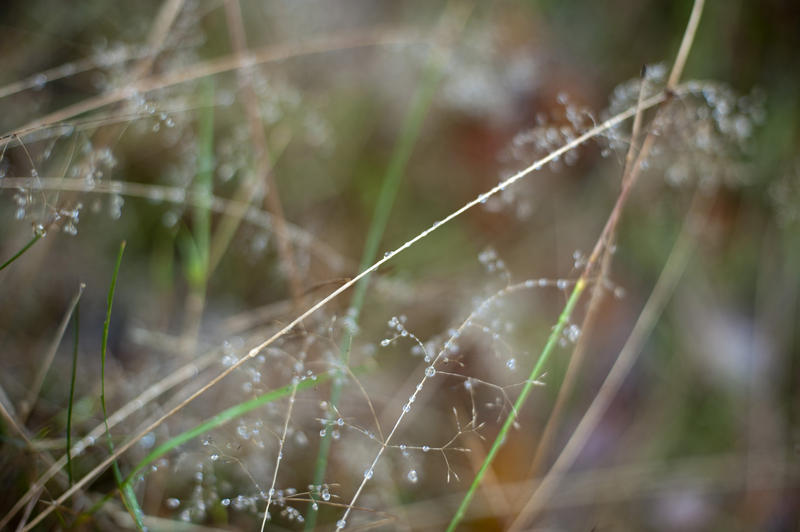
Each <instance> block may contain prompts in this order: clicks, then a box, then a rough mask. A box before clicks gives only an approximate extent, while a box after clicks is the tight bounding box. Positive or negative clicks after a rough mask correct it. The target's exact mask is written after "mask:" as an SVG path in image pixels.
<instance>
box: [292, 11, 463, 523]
mask: <svg viewBox="0 0 800 532" xmlns="http://www.w3.org/2000/svg"><path fill="white" fill-rule="evenodd" d="M449 11H450V9H446V10H445V14H444V15H443V16H442V24H444V23H445V22H448V21H449V19H450V17H451V16H452V15H451V14H450V13H449ZM466 18H467V17H466V16H462V17H461V20H460V21H458V22H459V26H458V31H461V29H463V26H464V24H465V23H466ZM437 52H438V53H437ZM447 56H448V54H447V53H446V51H444V50H442V51H440V50H436V49H434V51H433V54H432V56H431V57H430V59H429V60H428V64H427V65H426V68H425V70H424V72H423V77H422V80H421V81H420V83H419V85H418V86H417V88H416V91H415V93H414V95H413V97H412V100H411V106H410V108H409V110H408V112H407V113H406V115H405V117H404V120H403V125H402V126H401V128H400V136H399V138H398V140H397V142H396V144H395V146H394V150H393V151H392V156H391V159H390V161H389V166H388V167H387V169H386V173H385V175H384V177H383V181H382V185H381V189H380V192H379V194H378V200H377V202H376V203H375V210H374V212H373V215H372V222H371V223H370V226H369V229H368V231H367V238H366V241H365V243H364V250H363V252H362V255H361V262H360V263H359V266H358V270H359V271H362V270H366V269H367V268H368V267H369V265H370V264H372V262H373V261H374V260H375V257H376V256H377V255H378V247H379V245H380V242H381V238H382V237H383V234H384V232H385V231H386V226H387V224H388V223H389V214H390V213H391V211H392V206H393V205H394V201H395V198H396V197H397V191H398V190H399V188H400V183H401V182H402V180H403V176H404V175H405V171H406V167H407V166H408V161H409V160H410V159H411V154H412V152H413V150H414V146H415V145H416V143H417V139H418V138H419V135H420V132H421V131H422V125H423V123H424V121H425V117H426V116H427V114H428V110H429V109H430V106H431V102H432V101H433V96H434V95H435V94H436V89H437V87H438V86H439V83H440V82H441V80H442V76H443V67H444V63H445V61H446V60H447ZM368 287H369V276H365V277H364V278H363V279H361V280H360V281H359V282H358V283H357V284H356V286H355V288H354V290H353V297H352V298H351V300H350V306H349V307H348V308H349V310H348V318H350V319H352V324H353V327H354V328H356V327H358V323H359V318H360V315H361V309H362V307H363V305H364V299H365V297H366V293H367V288H368ZM353 335H354V332H352V331H351V329H350V328H345V331H344V335H343V338H342V341H341V344H340V347H339V358H340V363H341V364H342V366H343V367H347V366H348V365H349V363H350V350H351V347H352V343H353ZM343 386H344V379H343V378H339V379H334V381H333V384H332V385H331V395H330V399H329V401H328V402H329V404H330V405H332V407H333V408H334V409H335V408H336V407H337V406H338V405H339V400H340V398H341V394H342V387H343ZM331 442H332V436H331V434H330V433H329V432H326V433H325V436H324V437H323V438H322V440H321V441H320V446H319V451H318V452H317V459H316V464H315V467H314V477H313V481H312V482H313V484H315V485H319V484H322V482H323V481H324V479H325V472H326V471H327V468H328V455H329V454H330V447H331ZM316 522H317V510H316V509H315V506H314V503H311V504H309V507H308V511H307V516H306V523H305V530H307V531H309V530H313V529H314V527H315V526H316Z"/></svg>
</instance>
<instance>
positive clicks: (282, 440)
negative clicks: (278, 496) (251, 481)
mask: <svg viewBox="0 0 800 532" xmlns="http://www.w3.org/2000/svg"><path fill="white" fill-rule="evenodd" d="M299 382H300V380H299V379H298V378H295V379H294V381H293V383H292V395H290V396H289V409H288V410H287V412H286V422H285V423H284V424H283V433H282V434H281V438H280V440H279V441H278V456H277V458H276V459H275V470H274V471H273V472H272V484H271V485H270V487H269V491H268V492H267V506H266V508H264V519H263V520H262V521H261V532H264V527H265V526H267V519H269V505H270V503H272V496H273V495H274V494H275V483H276V482H277V480H278V470H279V469H280V467H281V460H283V446H284V444H285V443H286V434H287V433H288V432H289V420H291V419H292V408H294V398H295V396H296V395H297V384H298V383H299Z"/></svg>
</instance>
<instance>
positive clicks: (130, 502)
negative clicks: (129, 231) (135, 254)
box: [100, 240, 144, 530]
mask: <svg viewBox="0 0 800 532" xmlns="http://www.w3.org/2000/svg"><path fill="white" fill-rule="evenodd" d="M123 253H125V241H124V240H123V241H122V243H121V244H120V246H119V253H118V254H117V261H116V263H115V264H114V273H113V274H112V275H111V284H110V285H109V287H108V297H107V308H106V319H105V321H104V322H103V337H102V343H101V344H100V407H101V408H102V410H103V423H104V424H105V427H106V440H107V441H108V450H109V452H110V453H111V455H112V456H113V455H114V441H113V440H112V438H111V430H110V428H109V426H108V411H107V409H106V355H107V354H108V329H109V326H110V325H111V307H112V305H113V303H114V292H115V291H116V288H117V277H118V275H119V267H120V265H121V264H122V255H123ZM112 469H113V471H114V479H115V480H116V482H117V486H118V487H119V488H120V494H121V496H122V502H123V503H124V504H125V507H126V508H127V509H128V512H129V513H130V514H131V517H133V521H134V523H136V527H137V528H138V529H139V530H144V524H143V523H142V516H143V513H142V509H141V508H140V507H139V503H138V502H137V501H136V496H135V494H134V493H133V490H131V489H125V488H124V486H123V485H122V473H121V472H120V470H119V464H118V463H117V461H116V460H114V462H113V464H112Z"/></svg>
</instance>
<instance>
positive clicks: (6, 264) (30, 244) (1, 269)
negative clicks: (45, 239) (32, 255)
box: [0, 233, 42, 272]
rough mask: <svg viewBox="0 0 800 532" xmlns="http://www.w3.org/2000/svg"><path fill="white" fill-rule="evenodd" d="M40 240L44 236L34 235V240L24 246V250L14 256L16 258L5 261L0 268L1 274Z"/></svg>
mask: <svg viewBox="0 0 800 532" xmlns="http://www.w3.org/2000/svg"><path fill="white" fill-rule="evenodd" d="M40 238H42V234H41V233H36V234H35V235H33V238H31V239H30V241H29V242H28V243H27V244H25V245H24V246H22V249H20V250H19V251H17V252H16V253H15V254H14V256H13V257H11V258H10V259H8V260H7V261H5V262H4V263H3V265H2V266H0V272H1V271H3V270H5V269H6V268H7V267H8V266H9V265H10V264H11V263H12V262H14V261H15V260H17V259H18V258H20V256H22V254H23V253H25V252H26V251H28V250H29V249H30V247H31V246H32V245H34V244H35V243H36V242H38V241H39V239H40Z"/></svg>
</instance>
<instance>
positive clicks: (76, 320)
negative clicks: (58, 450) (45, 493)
mask: <svg viewBox="0 0 800 532" xmlns="http://www.w3.org/2000/svg"><path fill="white" fill-rule="evenodd" d="M84 287H85V285H84V284H83V283H81V289H83V288H84ZM72 316H73V318H72V322H73V325H74V328H73V336H74V338H73V340H72V370H71V372H70V378H69V401H68V402H67V448H66V451H67V452H66V455H67V480H68V482H69V485H70V486H72V453H71V449H72V406H73V404H74V402H75V377H76V376H77V373H78V339H79V335H80V330H81V303H80V301H78V302H77V303H76V304H75V311H74V312H73V314H72Z"/></svg>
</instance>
